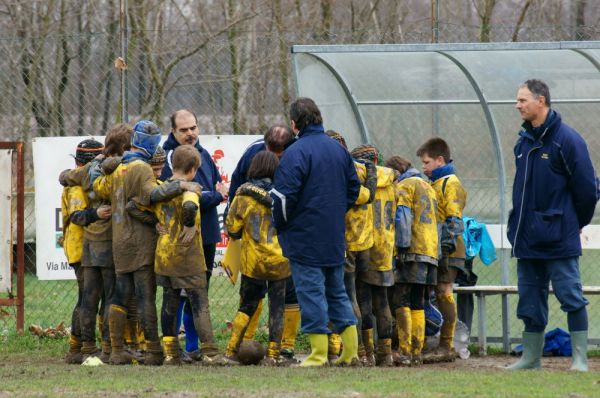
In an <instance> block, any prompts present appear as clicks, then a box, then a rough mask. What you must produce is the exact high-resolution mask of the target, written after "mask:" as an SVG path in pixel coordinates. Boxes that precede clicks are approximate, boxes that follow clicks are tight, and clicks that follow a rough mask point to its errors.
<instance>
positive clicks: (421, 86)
mask: <svg viewBox="0 0 600 398" xmlns="http://www.w3.org/2000/svg"><path fill="white" fill-rule="evenodd" d="M291 51H292V57H293V64H294V71H295V78H296V84H297V87H296V88H297V90H296V92H297V94H298V96H303V97H310V98H312V99H314V100H315V102H316V103H317V104H318V105H319V107H320V109H321V112H322V113H323V119H324V123H325V128H326V129H333V130H336V131H338V132H340V133H341V134H342V135H344V137H345V138H346V141H347V143H348V146H349V148H353V147H355V146H357V145H359V144H361V143H372V144H374V145H376V146H377V147H378V148H379V149H380V151H381V152H382V153H383V155H384V156H385V157H389V156H391V155H401V156H404V157H406V158H408V159H410V160H411V161H412V162H413V165H415V166H416V167H417V168H420V163H419V159H418V158H417V157H416V155H415V152H416V150H417V148H418V147H419V146H420V144H422V143H423V142H424V141H425V140H426V139H428V138H429V137H431V136H436V135H437V136H441V137H443V138H444V139H446V140H447V141H448V142H449V144H450V147H451V151H452V157H453V159H454V160H455V165H456V168H457V174H458V175H459V177H460V178H461V181H462V182H463V184H464V185H465V188H466V189H467V192H468V204H467V207H466V209H465V214H466V215H469V216H472V217H475V218H477V219H478V220H480V221H483V222H485V223H486V224H488V226H489V227H488V229H490V232H491V234H492V237H493V239H494V241H495V244H496V247H497V248H498V249H499V251H498V252H499V256H498V257H499V261H498V262H497V263H496V264H498V263H499V264H500V265H501V266H498V265H495V266H494V267H489V269H487V268H486V269H482V268H481V267H480V268H479V270H481V271H482V273H484V271H485V275H483V276H484V277H483V278H482V277H481V276H482V275H480V283H481V284H496V285H497V284H502V285H510V284H516V271H515V267H510V266H509V263H510V261H511V259H510V247H509V244H508V242H507V241H506V239H505V238H504V236H505V224H506V220H507V219H508V212H509V209H510V205H511V204H510V193H511V189H512V186H511V185H512V179H513V175H514V155H513V150H512V148H513V146H514V143H515V142H516V139H517V132H518V130H519V128H520V124H521V119H520V116H519V114H518V112H517V111H516V110H515V109H514V105H515V104H516V100H515V98H516V92H517V89H518V87H519V85H520V84H521V83H523V82H524V81H525V80H527V79H530V78H539V79H542V80H544V81H546V82H547V83H548V85H549V87H550V94H551V105H552V108H553V109H556V110H557V111H558V112H559V113H560V114H561V116H562V118H563V120H564V121H565V122H566V123H568V124H570V125H571V126H573V127H574V128H575V129H576V130H577V131H579V132H580V133H581V134H582V136H583V137H584V138H585V139H586V141H587V143H588V145H589V147H590V148H589V149H590V152H591V153H592V158H593V161H594V164H595V167H596V169H598V165H599V163H598V160H597V158H595V156H594V154H595V153H598V152H599V151H600V138H597V137H596V135H597V133H596V129H597V125H598V120H599V117H600V42H549V43H485V44H482V43H469V44H466V43H465V44H406V45H390V44H382V45H330V46H327V45H315V46H311V45H297V46H293V47H292V49H291ZM593 224H598V216H596V217H595V218H594V222H593ZM592 229H593V228H592ZM594 231H595V230H594ZM594 231H592V232H594ZM596 235H597V236H596ZM597 237H600V234H594V233H592V238H591V240H590V241H588V242H586V244H587V246H585V248H593V249H598V248H600V239H596V238H597ZM598 254H600V252H597V251H589V250H586V251H585V252H584V257H583V258H582V278H583V281H584V284H586V285H591V284H596V285H600V277H598V276H595V274H596V273H595V272H593V270H589V278H586V276H587V272H586V270H584V269H583V264H586V263H587V262H588V261H589V262H590V263H592V264H593V263H597V261H593V258H594V257H596V256H598ZM590 260H592V261H590ZM492 268H495V271H492ZM515 301H516V300H515ZM501 302H502V313H503V316H502V319H503V322H502V325H501V331H502V338H499V339H496V341H497V342H502V343H503V345H504V348H505V349H506V350H508V348H509V344H510V342H511V336H514V335H515V332H516V331H520V330H522V326H521V324H520V322H519V323H518V325H516V328H515V329H514V330H512V331H511V325H510V323H509V318H510V317H511V316H512V317H514V313H515V311H514V307H515V305H514V304H513V305H511V306H510V307H509V301H508V297H507V296H506V295H505V296H503V298H502V300H501ZM515 304H516V303H515ZM551 311H553V308H552V307H551ZM557 315H558V314H557ZM557 318H559V319H557ZM563 318H565V319H566V317H564V316H553V315H552V314H551V315H550V320H551V322H552V321H561V320H563ZM590 320H591V321H590V337H600V322H596V323H598V324H597V325H595V324H593V323H594V322H593V320H592V318H591V317H590ZM560 325H562V324H559V325H558V326H560ZM498 326H499V325H498ZM550 326H551V325H549V327H550ZM499 329H500V328H498V332H499V331H500V330H499ZM490 340H492V341H493V339H490ZM513 340H516V339H513Z"/></svg>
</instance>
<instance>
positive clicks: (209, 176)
mask: <svg viewBox="0 0 600 398" xmlns="http://www.w3.org/2000/svg"><path fill="white" fill-rule="evenodd" d="M178 146H179V143H178V142H177V140H176V139H175V136H173V133H171V134H169V138H167V141H165V143H164V144H163V148H164V150H165V152H166V153H167V161H166V162H165V167H164V168H163V170H162V174H161V175H160V180H161V181H166V180H167V179H168V178H169V177H171V176H172V175H173V169H172V166H171V164H172V161H171V160H172V158H173V151H174V150H175V148H177V147H178ZM196 149H197V150H198V152H200V158H201V159H202V164H201V165H200V167H199V168H198V171H197V172H196V176H195V177H194V181H195V182H197V183H198V184H200V185H202V196H201V197H200V215H201V218H200V224H201V226H200V227H201V234H202V244H204V245H207V244H213V243H217V242H220V241H221V228H220V226H219V215H218V214H217V206H218V205H219V203H221V202H222V201H223V196H222V195H221V194H220V193H218V192H217V191H215V185H216V184H217V182H221V175H220V174H219V171H218V170H217V166H216V165H215V162H214V161H213V159H212V157H211V156H210V154H209V153H208V151H207V150H206V149H204V148H202V146H201V145H200V142H196Z"/></svg>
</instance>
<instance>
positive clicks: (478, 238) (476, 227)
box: [463, 217, 496, 265]
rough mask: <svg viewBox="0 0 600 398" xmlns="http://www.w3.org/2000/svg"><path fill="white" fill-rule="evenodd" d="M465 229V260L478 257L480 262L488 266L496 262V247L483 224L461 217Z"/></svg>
mask: <svg viewBox="0 0 600 398" xmlns="http://www.w3.org/2000/svg"><path fill="white" fill-rule="evenodd" d="M463 223H464V225H465V229H464V232H463V239H464V241H465V251H466V255H467V259H472V258H473V257H475V256H477V255H479V258H480V259H481V262H482V263H484V264H485V265H490V264H491V263H493V262H494V261H496V247H495V246H494V243H493V242H492V239H491V238H490V235H489V234H488V231H487V228H486V227H485V224H484V223H480V222H477V220H475V219H474V218H471V217H463Z"/></svg>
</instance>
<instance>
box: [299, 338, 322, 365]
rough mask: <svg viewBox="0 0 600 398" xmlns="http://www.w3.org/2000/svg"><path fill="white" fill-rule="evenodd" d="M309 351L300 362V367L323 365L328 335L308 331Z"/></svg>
mask: <svg viewBox="0 0 600 398" xmlns="http://www.w3.org/2000/svg"><path fill="white" fill-rule="evenodd" d="M308 340H309V341H310V348H311V352H310V355H309V356H308V357H306V359H305V360H304V361H302V363H301V364H300V367H303V368H305V367H312V366H324V365H327V346H328V336H327V335H326V334H324V333H309V334H308Z"/></svg>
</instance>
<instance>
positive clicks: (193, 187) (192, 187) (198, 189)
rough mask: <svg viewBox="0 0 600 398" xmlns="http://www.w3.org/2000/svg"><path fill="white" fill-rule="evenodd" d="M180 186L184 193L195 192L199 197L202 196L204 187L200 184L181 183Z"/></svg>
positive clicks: (191, 182)
mask: <svg viewBox="0 0 600 398" xmlns="http://www.w3.org/2000/svg"><path fill="white" fill-rule="evenodd" d="M179 186H180V187H181V189H183V190H184V191H188V192H195V193H197V194H198V195H201V194H202V185H200V184H198V183H197V182H193V181H181V182H180V183H179Z"/></svg>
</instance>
